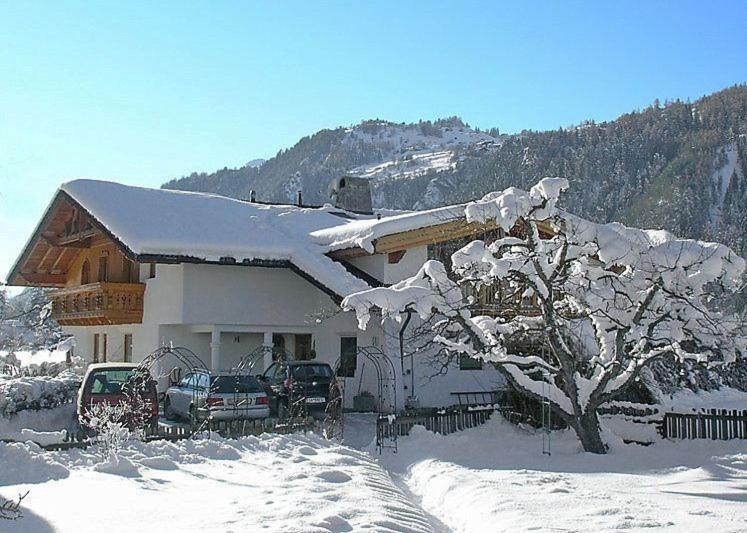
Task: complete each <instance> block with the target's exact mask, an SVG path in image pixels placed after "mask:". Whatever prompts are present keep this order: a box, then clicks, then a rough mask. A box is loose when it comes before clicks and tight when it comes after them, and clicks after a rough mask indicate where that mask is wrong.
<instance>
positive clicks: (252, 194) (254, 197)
mask: <svg viewBox="0 0 747 533" xmlns="http://www.w3.org/2000/svg"><path fill="white" fill-rule="evenodd" d="M249 201H250V202H251V203H254V202H256V201H257V191H255V190H254V189H252V190H251V191H249Z"/></svg>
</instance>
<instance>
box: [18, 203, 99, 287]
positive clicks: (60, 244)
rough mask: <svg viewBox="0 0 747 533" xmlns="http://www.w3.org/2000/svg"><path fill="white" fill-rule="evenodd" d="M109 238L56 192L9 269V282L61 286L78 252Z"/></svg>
mask: <svg viewBox="0 0 747 533" xmlns="http://www.w3.org/2000/svg"><path fill="white" fill-rule="evenodd" d="M109 241H110V239H109V238H108V236H107V235H106V234H104V232H103V231H102V230H101V228H100V226H99V225H98V224H97V222H96V221H95V220H93V219H92V217H91V216H90V215H89V214H88V213H86V212H85V211H84V210H83V209H82V208H81V207H80V206H78V205H77V204H76V203H75V202H74V201H73V200H72V199H71V198H70V197H69V196H67V195H66V194H65V193H63V192H58V193H57V196H55V198H54V200H52V203H51V204H50V206H49V208H47V212H46V213H45V214H44V217H43V218H42V220H41V222H40V223H39V225H38V226H37V227H36V230H35V231H34V233H33V234H32V235H31V238H30V239H29V241H28V243H27V244H26V247H25V248H24V250H23V252H22V253H21V256H20V257H19V258H18V260H17V261H16V263H15V265H14V266H13V268H12V270H11V271H10V273H9V275H8V284H9V285H20V286H36V287H63V286H65V285H66V284H67V282H68V279H69V277H70V276H69V274H70V269H71V267H72V266H73V265H74V264H75V262H76V259H77V258H78V257H79V255H80V253H81V251H82V250H85V249H89V248H91V246H92V245H95V244H103V243H105V242H109Z"/></svg>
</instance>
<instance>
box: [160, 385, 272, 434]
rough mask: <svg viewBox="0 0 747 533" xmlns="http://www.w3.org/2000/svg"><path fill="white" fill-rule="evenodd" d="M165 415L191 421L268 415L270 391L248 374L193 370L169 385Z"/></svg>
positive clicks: (171, 418)
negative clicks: (215, 373) (214, 373)
mask: <svg viewBox="0 0 747 533" xmlns="http://www.w3.org/2000/svg"><path fill="white" fill-rule="evenodd" d="M163 411H164V415H165V416H166V418H168V419H170V420H173V419H175V418H186V419H188V420H189V421H190V422H191V423H192V424H195V423H196V422H198V421H199V420H204V419H205V418H211V419H214V420H234V419H247V418H267V417H268V416H270V406H269V402H268V400H267V394H266V393H265V391H264V390H263V389H262V386H261V385H260V384H259V382H258V381H257V379H256V378H255V377H254V376H251V375H248V374H231V373H225V374H217V375H211V374H206V373H204V372H190V373H189V374H187V375H185V376H184V378H182V380H181V381H180V382H179V383H177V384H175V385H173V386H171V387H169V388H168V389H167V390H166V395H165V397H164V400H163Z"/></svg>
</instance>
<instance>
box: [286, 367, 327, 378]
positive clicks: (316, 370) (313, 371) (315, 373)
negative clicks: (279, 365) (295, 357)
mask: <svg viewBox="0 0 747 533" xmlns="http://www.w3.org/2000/svg"><path fill="white" fill-rule="evenodd" d="M291 369H292V371H293V377H294V378H295V379H315V378H331V377H332V369H331V368H330V367H329V365H297V366H293V367H291Z"/></svg>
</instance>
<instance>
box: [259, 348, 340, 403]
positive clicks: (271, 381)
mask: <svg viewBox="0 0 747 533" xmlns="http://www.w3.org/2000/svg"><path fill="white" fill-rule="evenodd" d="M257 378H258V379H259V381H260V383H261V384H262V386H263V387H264V389H265V392H267V396H268V397H269V400H270V412H271V413H272V414H274V415H279V416H280V417H284V416H287V415H288V414H289V413H290V414H292V415H293V416H299V415H302V414H306V413H308V414H312V415H315V414H319V413H324V411H325V409H326V408H327V404H328V403H329V401H330V400H331V399H332V400H334V399H336V398H338V397H339V389H338V386H337V382H336V381H335V376H334V372H333V371H332V367H330V366H329V365H328V364H327V363H319V362H317V361H276V362H274V363H272V364H271V365H270V366H269V368H268V369H267V370H265V372H264V374H261V375H259V376H257Z"/></svg>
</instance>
